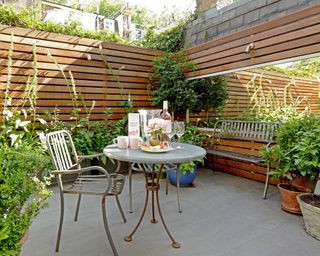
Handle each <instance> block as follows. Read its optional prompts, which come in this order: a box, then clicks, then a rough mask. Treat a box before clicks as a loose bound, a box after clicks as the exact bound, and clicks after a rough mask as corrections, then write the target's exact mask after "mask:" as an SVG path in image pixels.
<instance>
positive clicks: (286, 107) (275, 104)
mask: <svg viewBox="0 0 320 256" xmlns="http://www.w3.org/2000/svg"><path fill="white" fill-rule="evenodd" d="M256 80H257V76H256V75H254V76H253V77H252V79H251V80H250V81H249V82H248V84H247V85H246V87H247V93H248V95H249V97H250V105H251V106H250V114H249V115H247V119H249V118H250V119H253V120H259V121H267V122H286V121H288V120H290V119H296V118H301V117H303V116H304V115H306V114H308V113H309V105H308V98H307V97H301V96H298V97H294V96H293V94H292V92H291V88H292V87H293V86H294V85H295V80H294V78H292V80H291V81H290V83H289V84H287V85H286V86H285V87H284V88H283V90H284V92H283V97H280V95H279V94H278V93H277V92H276V91H275V90H273V89H271V88H270V89H269V90H267V92H266V90H265V89H264V86H263V84H262V82H263V74H261V75H260V77H259V79H258V81H259V83H258V84H256ZM303 104H305V108H304V110H300V109H301V107H302V105H303ZM248 117H249V118H248Z"/></svg>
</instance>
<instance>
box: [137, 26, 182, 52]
mask: <svg viewBox="0 0 320 256" xmlns="http://www.w3.org/2000/svg"><path fill="white" fill-rule="evenodd" d="M186 24H187V21H186V20H184V21H181V22H180V23H179V24H178V25H177V26H174V27H172V28H169V29H167V30H165V31H163V32H160V33H158V32H157V28H156V27H150V28H149V29H148V30H147V34H146V36H145V40H144V41H143V46H144V47H147V48H152V49H156V50H160V51H165V52H178V51H180V50H181V49H182V48H183V47H184V33H185V29H186Z"/></svg>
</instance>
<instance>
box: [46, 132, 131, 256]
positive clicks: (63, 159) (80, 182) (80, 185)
mask: <svg viewBox="0 0 320 256" xmlns="http://www.w3.org/2000/svg"><path fill="white" fill-rule="evenodd" d="M46 142H47V147H48V150H49V152H50V155H51V160H52V163H53V166H54V168H55V170H54V171H52V174H54V175H55V176H56V178H57V181H58V186H59V191H60V201H61V209H60V222H59V229H58V236H57V242H56V252H58V251H59V248H60V239H61V232H62V224H63V218H64V194H76V195H78V201H77V206H76V212H75V218H74V221H77V220H78V214H79V208H80V202H81V196H82V195H83V194H85V195H97V196H101V207H102V217H103V223H104V227H105V231H106V234H107V238H108V240H109V243H110V246H111V248H112V251H113V254H114V255H115V256H118V252H117V249H116V247H115V245H114V242H113V240H112V236H111V232H110V229H109V225H108V222H107V215H106V197H107V196H114V197H115V198H116V202H117V205H118V208H119V211H120V213H121V216H122V219H123V221H124V222H126V218H125V216H124V213H123V210H122V208H121V205H120V201H119V197H118V196H119V194H120V193H121V192H122V189H123V186H124V182H125V177H124V176H123V175H121V174H109V173H108V172H107V171H106V170H105V169H104V168H102V167H100V166H90V167H86V168H81V165H80V163H81V161H82V160H83V159H92V158H94V157H98V156H100V155H102V154H97V155H89V156H78V154H77V152H76V149H75V146H74V143H73V141H72V138H71V135H70V133H69V132H68V131H65V130H61V131H56V132H51V133H48V134H47V136H46ZM118 164H119V163H118ZM92 170H95V171H99V174H97V175H90V174H88V172H90V171H92ZM71 174H78V177H77V179H76V180H75V182H74V183H73V184H71V185H69V186H68V187H67V186H64V184H63V182H62V178H61V176H62V175H71Z"/></svg>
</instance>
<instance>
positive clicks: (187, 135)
mask: <svg viewBox="0 0 320 256" xmlns="http://www.w3.org/2000/svg"><path fill="white" fill-rule="evenodd" d="M206 138H207V135H206V134H204V133H200V132H199V131H198V127H197V126H194V125H192V124H190V123H186V124H185V131H184V134H183V135H182V136H181V141H182V142H184V143H189V144H192V145H196V146H199V147H202V146H203V143H204V141H205V140H206Z"/></svg>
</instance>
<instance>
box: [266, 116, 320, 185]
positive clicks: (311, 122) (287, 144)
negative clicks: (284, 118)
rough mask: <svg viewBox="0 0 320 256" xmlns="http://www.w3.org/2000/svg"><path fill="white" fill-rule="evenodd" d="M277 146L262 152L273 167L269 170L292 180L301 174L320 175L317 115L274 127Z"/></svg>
mask: <svg viewBox="0 0 320 256" xmlns="http://www.w3.org/2000/svg"><path fill="white" fill-rule="evenodd" d="M276 143H277V144H276V145H275V146H274V147H272V148H269V149H267V150H265V151H264V158H265V159H266V161H268V162H270V164H271V166H273V167H274V168H275V170H274V171H271V172H270V173H271V174H273V175H274V176H275V177H276V178H286V179H287V180H289V182H290V183H291V182H292V180H294V178H295V177H296V176H297V174H300V175H302V176H306V177H309V178H310V179H312V180H313V179H316V178H317V177H318V176H319V174H320V117H319V116H316V115H308V116H305V117H303V118H300V119H292V120H290V121H288V122H286V123H285V124H284V125H282V126H280V127H279V128H278V130H277V137H276Z"/></svg>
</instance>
